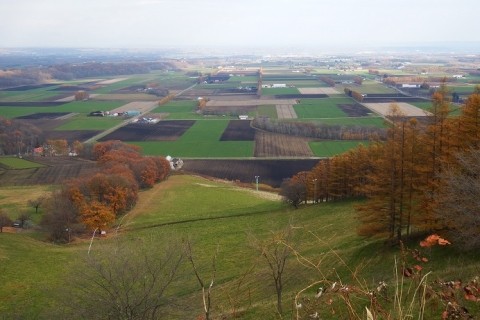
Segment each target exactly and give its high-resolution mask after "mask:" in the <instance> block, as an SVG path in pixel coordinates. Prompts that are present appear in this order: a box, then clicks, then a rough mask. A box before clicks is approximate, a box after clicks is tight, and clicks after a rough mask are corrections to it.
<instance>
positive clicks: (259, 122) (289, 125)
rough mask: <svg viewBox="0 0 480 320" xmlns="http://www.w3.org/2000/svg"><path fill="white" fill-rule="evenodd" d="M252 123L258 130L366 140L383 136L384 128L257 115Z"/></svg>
mask: <svg viewBox="0 0 480 320" xmlns="http://www.w3.org/2000/svg"><path fill="white" fill-rule="evenodd" d="M252 125H253V126H254V127H255V128H257V129H260V130H265V131H269V132H275V133H282V134H288V135H293V136H300V137H308V138H316V139H329V140H368V139H369V138H370V137H372V136H377V137H379V138H383V137H384V136H385V130H384V129H381V128H375V127H361V126H346V125H328V124H318V123H306V122H293V121H281V120H277V119H270V118H267V117H257V118H255V119H254V120H253V122H252Z"/></svg>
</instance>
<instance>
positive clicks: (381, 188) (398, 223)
mask: <svg viewBox="0 0 480 320" xmlns="http://www.w3.org/2000/svg"><path fill="white" fill-rule="evenodd" d="M431 113H432V115H431V116H430V117H429V118H428V119H427V120H426V121H425V122H419V121H417V120H416V119H412V118H408V117H405V116H404V115H402V114H401V112H400V111H399V110H398V108H397V107H396V106H395V105H392V106H391V112H390V116H389V117H388V119H389V129H388V132H387V138H386V140H385V141H380V140H374V141H372V142H371V143H370V144H369V145H368V146H363V145H361V146H359V147H358V148H356V149H353V150H350V151H349V152H346V153H344V154H341V155H338V156H336V157H333V158H331V159H329V160H326V161H321V162H320V163H318V165H317V166H315V167H314V168H313V169H312V170H311V171H308V172H300V173H298V174H297V175H295V176H294V177H292V178H291V179H290V180H289V183H290V186H291V185H292V184H297V185H301V186H303V192H297V195H299V197H300V199H297V201H307V200H309V199H313V200H314V201H320V202H323V201H332V200H337V199H344V198H351V197H357V196H365V197H367V201H366V202H365V203H363V204H361V205H359V206H358V207H357V212H358V217H359V221H360V226H359V228H358V233H359V234H361V235H364V236H383V237H386V238H388V239H390V240H392V241H400V240H402V238H403V237H405V236H409V235H411V234H412V233H413V232H432V231H434V230H436V231H439V230H440V231H444V232H448V233H449V235H448V236H449V238H450V239H453V240H456V242H457V244H459V245H463V247H469V246H471V245H479V244H480V240H479V239H478V236H477V235H478V231H479V230H478V225H479V224H478V220H479V219H480V218H479V216H478V208H479V207H480V206H476V204H477V201H476V198H475V197H477V198H478V196H480V189H472V188H471V186H472V185H475V183H477V182H476V181H478V174H477V173H475V172H474V171H472V168H473V167H474V164H476V163H478V161H479V160H480V151H478V150H479V149H480V93H479V90H478V89H477V91H476V93H474V94H472V95H471V96H470V97H469V98H468V100H467V101H466V103H465V105H464V107H463V108H462V112H461V114H460V115H459V116H458V117H451V116H450V102H449V101H448V99H447V93H446V90H445V88H444V87H442V88H441V90H439V91H438V92H436V93H435V94H434V95H433V102H432V109H431ZM459 177H462V178H459ZM472 180H473V181H472ZM462 185H463V186H462ZM287 187H288V186H287ZM465 190H471V192H468V194H465ZM467 196H469V197H471V200H470V201H469V202H468V203H465V202H464V201H461V199H463V200H465V199H466V198H468V197H467ZM301 197H303V199H301ZM292 203H293V202H292ZM455 208H456V209H455ZM467 239H468V241H467Z"/></svg>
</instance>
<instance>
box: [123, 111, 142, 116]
mask: <svg viewBox="0 0 480 320" xmlns="http://www.w3.org/2000/svg"><path fill="white" fill-rule="evenodd" d="M123 115H124V116H125V117H135V116H138V115H140V111H138V110H128V111H126V112H125V113H124V114H123Z"/></svg>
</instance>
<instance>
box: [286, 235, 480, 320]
mask: <svg viewBox="0 0 480 320" xmlns="http://www.w3.org/2000/svg"><path fill="white" fill-rule="evenodd" d="M310 234H311V235H313V236H314V237H315V238H316V240H317V241H320V242H322V243H323V244H325V243H324V242H323V241H322V240H321V239H320V238H319V237H318V236H317V235H315V234H314V233H311V232H310ZM449 244H450V242H449V241H448V240H446V239H443V238H441V237H440V236H438V235H430V236H429V237H427V238H426V239H425V240H423V241H421V242H420V248H419V249H410V248H408V247H406V246H405V245H404V244H403V243H400V257H399V259H397V258H395V261H394V268H393V273H394V276H393V280H392V281H391V283H387V282H385V281H381V282H379V283H377V284H375V285H368V284H367V283H366V281H364V280H363V279H361V278H360V277H359V276H358V274H359V270H351V269H350V268H349V267H348V265H347V264H346V263H345V261H343V260H342V258H341V257H340V256H339V255H338V254H337V253H336V252H335V250H331V253H332V254H333V255H335V256H336V258H337V259H338V261H340V263H341V264H342V266H343V267H346V268H348V269H349V271H350V273H351V279H352V280H351V283H347V282H345V281H342V279H341V277H339V276H338V274H337V275H336V278H335V279H329V278H328V277H327V276H325V273H324V270H323V269H322V259H320V260H319V261H318V262H314V261H313V260H311V259H308V258H306V257H305V256H303V255H302V254H301V253H299V252H298V251H296V250H295V249H294V248H290V249H291V250H292V251H293V252H294V254H295V256H296V258H297V261H298V262H299V263H300V264H302V265H303V266H304V267H307V268H310V269H314V270H316V271H317V272H318V274H319V276H320V277H319V280H318V281H314V282H312V283H310V284H308V285H307V286H306V287H304V288H302V289H301V290H299V291H298V292H297V294H296V295H295V298H294V315H293V317H292V318H294V319H331V318H332V317H334V318H336V319H367V320H377V319H386V320H407V319H418V320H423V319H442V320H453V319H461V320H464V319H475V315H474V314H473V312H471V311H469V309H468V308H467V307H468V306H467V305H468V304H471V303H472V302H473V303H474V304H475V305H476V304H480V282H479V277H478V276H477V277H475V278H474V279H470V280H468V281H462V280H460V279H456V280H449V281H442V280H431V278H433V275H432V272H426V271H425V269H426V266H427V265H428V263H430V261H429V259H428V258H427V257H426V255H425V254H424V253H423V251H424V250H431V248H432V247H433V246H446V245H449ZM286 245H287V244H286ZM476 308H478V306H476Z"/></svg>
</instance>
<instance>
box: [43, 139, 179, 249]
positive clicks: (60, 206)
mask: <svg viewBox="0 0 480 320" xmlns="http://www.w3.org/2000/svg"><path fill="white" fill-rule="evenodd" d="M92 152H93V160H96V161H97V164H98V167H99V171H97V172H96V173H94V174H92V175H90V176H84V177H79V178H75V179H71V180H68V181H67V182H66V183H64V184H63V185H62V187H61V188H60V189H59V190H57V191H54V192H53V193H52V195H51V197H49V198H48V199H45V200H44V204H43V206H44V208H45V211H46V213H45V215H44V217H43V220H42V225H43V226H44V227H45V228H46V229H47V230H48V231H49V232H50V238H51V240H53V241H56V242H69V241H70V240H71V238H72V237H73V236H75V235H77V234H81V233H82V232H85V231H88V232H92V231H101V230H106V229H107V228H109V227H110V226H111V225H112V224H113V223H114V222H115V219H116V218H118V217H120V216H121V215H123V214H125V213H126V212H128V211H129V210H131V209H132V208H133V207H134V206H135V204H136V202H137V200H138V191H139V190H140V189H144V188H151V187H152V186H153V185H154V184H155V183H158V182H160V181H163V180H165V179H166V178H167V177H168V174H169V172H170V163H169V162H168V161H167V160H166V159H165V158H163V157H145V156H142V155H141V154H140V149H139V147H137V146H132V145H128V144H125V143H123V142H120V141H106V142H102V143H97V144H95V145H94V146H93V150H92Z"/></svg>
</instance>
